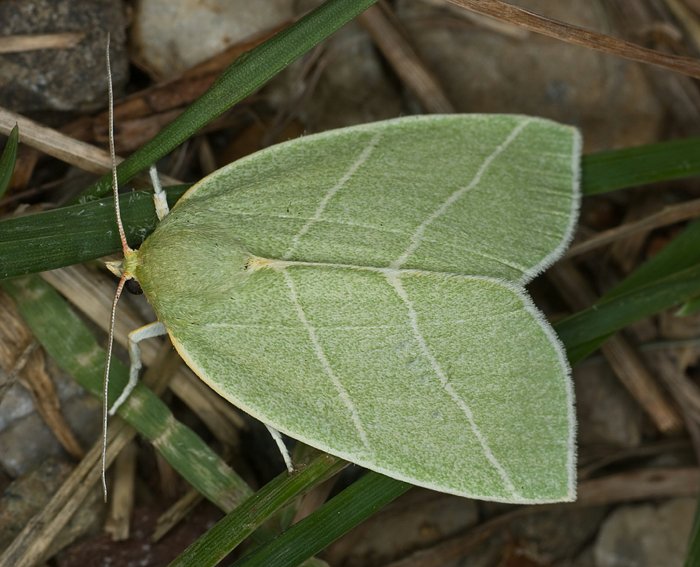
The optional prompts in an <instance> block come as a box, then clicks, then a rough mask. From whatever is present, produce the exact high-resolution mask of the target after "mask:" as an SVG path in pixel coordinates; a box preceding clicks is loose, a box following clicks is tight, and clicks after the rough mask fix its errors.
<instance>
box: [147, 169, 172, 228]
mask: <svg viewBox="0 0 700 567" xmlns="http://www.w3.org/2000/svg"><path fill="white" fill-rule="evenodd" d="M148 174H149V175H150V176H151V183H152V184H153V191H154V193H153V203H154V204H155V206H156V215H158V220H163V219H164V218H165V216H166V215H167V214H168V213H169V212H170V207H168V199H167V198H166V196H165V191H163V186H162V185H161V184H160V178H159V177H158V170H157V169H156V165H155V164H153V165H152V166H151V167H150V168H149V169H148Z"/></svg>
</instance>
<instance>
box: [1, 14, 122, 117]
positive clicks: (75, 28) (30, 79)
mask: <svg viewBox="0 0 700 567" xmlns="http://www.w3.org/2000/svg"><path fill="white" fill-rule="evenodd" d="M125 26H126V21H125V17H124V11H123V6H122V3H121V2H113V1H112V0H61V1H57V0H5V1H4V2H0V35H1V36H9V35H24V34H51V33H64V32H79V33H84V34H85V37H84V38H83V39H82V41H81V42H80V43H78V45H76V46H75V47H72V48H69V49H41V50H34V51H25V52H21V53H7V54H4V55H0V105H2V106H5V107H7V108H10V109H12V110H15V111H17V112H36V111H48V110H59V111H80V112H82V111H92V110H96V109H99V108H103V107H104V106H105V105H106V101H107V71H106V68H105V46H106V40H107V32H109V33H110V34H111V52H110V53H111V59H112V80H113V82H114V85H115V90H116V91H117V92H119V91H120V90H121V89H122V88H123V85H124V84H125V83H126V79H127V73H128V60H127V57H126V35H125V31H124V30H125Z"/></svg>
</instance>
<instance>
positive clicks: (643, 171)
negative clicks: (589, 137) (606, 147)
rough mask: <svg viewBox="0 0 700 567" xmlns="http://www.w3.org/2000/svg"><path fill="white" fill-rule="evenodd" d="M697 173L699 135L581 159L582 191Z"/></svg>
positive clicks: (699, 171)
mask: <svg viewBox="0 0 700 567" xmlns="http://www.w3.org/2000/svg"><path fill="white" fill-rule="evenodd" d="M694 175H700V138H685V139H681V140H671V141H668V142H660V143H657V144H649V145H646V146H639V147H634V148H625V149H622V150H610V151H605V152H599V153H595V154H590V155H587V156H585V157H584V159H583V177H582V179H581V185H582V191H583V194H584V195H597V194H599V193H607V192H609V191H614V190H615V189H624V188H625V187H636V186H639V185H646V184H649V183H655V182H657V181H670V180H672V179H681V178H684V177H692V176H694Z"/></svg>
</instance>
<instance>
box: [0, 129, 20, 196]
mask: <svg viewBox="0 0 700 567" xmlns="http://www.w3.org/2000/svg"><path fill="white" fill-rule="evenodd" d="M18 145H19V128H18V127H17V126H15V127H14V128H13V129H12V131H11V132H10V135H9V136H8V138H7V143H6V144H5V149H4V150H3V151H2V155H1V156H0V199H2V198H3V196H4V195H5V192H6V191H7V188H8V187H9V186H10V181H11V180H12V172H13V171H14V170H15V161H16V160H17V146H18Z"/></svg>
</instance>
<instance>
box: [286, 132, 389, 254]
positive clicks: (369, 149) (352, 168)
mask: <svg viewBox="0 0 700 567" xmlns="http://www.w3.org/2000/svg"><path fill="white" fill-rule="evenodd" d="M380 137H381V133H379V132H378V133H377V134H375V135H374V136H373V137H372V139H371V140H370V141H369V144H367V146H366V147H365V149H364V150H362V152H361V153H360V156H359V157H358V158H357V159H356V160H355V161H354V162H353V163H352V165H351V166H350V167H349V168H348V170H347V171H346V172H345V174H344V175H343V176H342V177H341V178H340V179H339V180H338V183H336V184H335V185H334V186H333V187H331V188H330V189H329V190H328V193H326V194H325V195H324V196H323V199H321V202H320V203H319V204H318V207H317V208H316V212H315V213H314V215H313V216H312V217H311V218H310V219H309V220H308V221H306V224H304V226H302V227H301V228H300V229H299V232H297V233H296V234H295V235H294V237H293V238H292V243H291V245H290V246H289V248H288V249H287V251H286V252H285V253H284V256H282V258H283V259H285V260H287V259H289V258H290V257H291V255H292V254H293V253H294V250H295V249H296V247H297V246H298V245H299V240H300V239H301V237H302V236H304V235H305V234H306V233H307V232H308V231H309V229H310V228H311V227H312V226H313V225H314V223H316V222H318V220H319V219H320V218H321V215H322V214H323V211H324V210H325V209H326V207H327V206H328V203H329V202H330V200H331V199H332V198H333V196H334V195H335V194H336V193H337V192H338V191H340V190H341V189H342V188H343V186H345V184H346V183H347V182H348V181H350V178H351V177H352V176H353V175H355V172H356V171H357V170H358V169H359V168H360V167H361V166H362V164H364V163H365V162H366V161H367V159H368V158H369V156H370V154H371V153H372V150H374V148H375V147H376V146H377V143H378V142H379V138H380Z"/></svg>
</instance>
